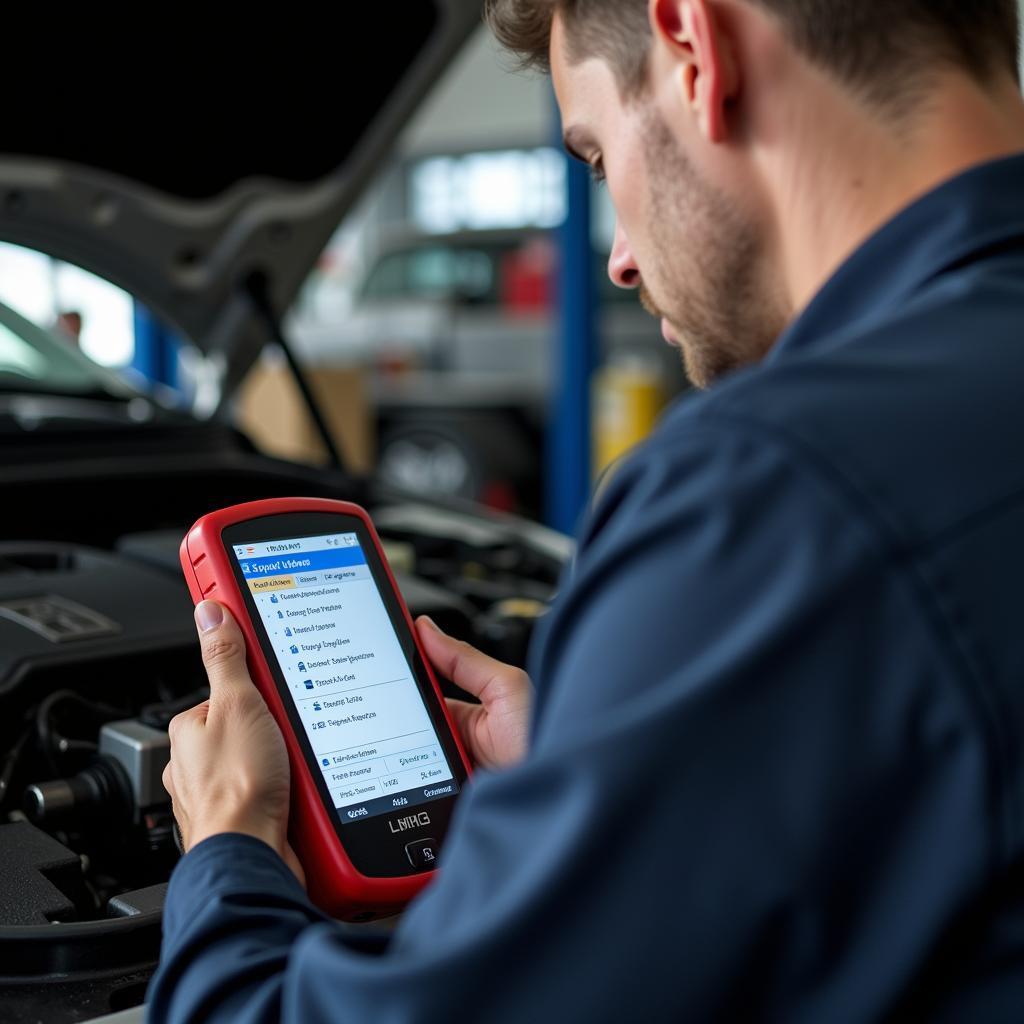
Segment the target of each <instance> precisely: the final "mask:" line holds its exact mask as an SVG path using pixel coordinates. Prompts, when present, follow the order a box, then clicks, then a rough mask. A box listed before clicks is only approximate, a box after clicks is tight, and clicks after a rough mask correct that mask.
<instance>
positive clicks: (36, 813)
mask: <svg viewBox="0 0 1024 1024" xmlns="http://www.w3.org/2000/svg"><path fill="white" fill-rule="evenodd" d="M25 813H26V814H27V815H28V816H29V818H31V819H32V821H33V822H34V823H35V824H37V825H42V826H44V827H46V828H61V827H71V826H74V827H80V826H81V825H82V824H83V823H85V822H86V821H88V822H90V823H93V824H98V823H100V822H103V823H109V822H114V821H123V820H125V819H126V818H129V817H131V813H132V794H131V784H130V782H129V780H128V775H127V773H126V772H125V770H124V769H123V768H122V767H121V765H120V764H119V763H118V762H117V761H116V760H114V759H113V758H111V757H97V758H95V759H94V761H93V763H92V764H90V765H89V766H88V767H87V768H83V769H82V771H80V772H79V773H78V774H77V775H73V776H71V777H70V778H67V779H50V780H49V781H48V782H36V783H33V784H32V785H31V786H29V787H28V789H26V790H25Z"/></svg>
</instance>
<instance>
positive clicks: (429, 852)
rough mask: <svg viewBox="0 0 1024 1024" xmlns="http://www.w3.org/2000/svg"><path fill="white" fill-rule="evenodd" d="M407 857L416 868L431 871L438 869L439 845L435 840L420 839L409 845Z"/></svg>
mask: <svg viewBox="0 0 1024 1024" xmlns="http://www.w3.org/2000/svg"><path fill="white" fill-rule="evenodd" d="M405 855H406V857H408V858H409V863H410V864H411V865H412V866H413V867H414V868H420V869H421V870H424V871H429V870H431V869H433V868H435V867H437V843H436V842H435V841H434V840H433V839H419V840H417V841H416V842H415V843H407V844H406V847H405Z"/></svg>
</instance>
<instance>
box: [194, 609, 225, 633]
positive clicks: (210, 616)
mask: <svg viewBox="0 0 1024 1024" xmlns="http://www.w3.org/2000/svg"><path fill="white" fill-rule="evenodd" d="M223 621H224V611H223V609H222V608H221V606H220V605H219V604H217V602H216V601H200V602H199V604H197V605H196V622H197V623H198V624H199V632H200V633H208V632H209V631H210V630H211V629H214V628H215V627H216V626H219V625H220V624H221V623H222V622H223Z"/></svg>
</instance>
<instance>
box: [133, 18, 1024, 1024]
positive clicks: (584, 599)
mask: <svg viewBox="0 0 1024 1024" xmlns="http://www.w3.org/2000/svg"><path fill="white" fill-rule="evenodd" d="M488 18H489V21H490V24H491V26H492V28H493V29H494V31H495V33H496V35H497V36H498V39H499V40H500V41H501V42H502V43H503V44H504V45H505V46H506V47H508V48H509V49H511V50H512V51H514V52H515V53H516V54H518V55H519V56H520V57H521V58H522V60H523V62H524V63H525V64H527V65H532V66H534V67H540V68H542V69H550V72H551V74H552V78H553V82H554V86H555V90H556V94H557V99H558V103H559V107H560V109H561V113H562V117H563V126H564V129H565V136H566V144H567V147H568V148H569V149H570V151H571V152H573V153H574V155H576V156H578V157H579V158H580V159H582V160H584V161H586V162H587V163H588V164H590V165H591V167H592V168H593V169H594V173H595V174H596V175H598V176H600V177H603V178H606V179H607V187H608V189H609V191H610V195H611V198H612V200H613V202H614V205H615V208H616V212H617V215H618V224H617V229H616V236H615V243H614V249H613V252H612V254H611V257H610V262H609V272H610V274H611V277H612V279H613V280H614V281H615V283H616V284H618V285H621V286H623V287H627V288H637V289H639V290H640V293H641V296H642V299H643V301H644V302H645V304H646V305H647V307H648V308H649V309H650V310H651V311H652V312H654V313H655V314H656V315H657V316H660V317H661V318H662V320H663V332H664V334H665V337H666V339H667V340H668V341H669V342H670V343H671V344H673V345H677V346H678V347H679V348H680V350H681V353H682V357H683V359H684V361H685V363H686V366H687V368H688V370H689V372H690V374H691V376H692V378H693V379H694V381H695V382H696V383H697V384H698V385H700V386H701V387H703V388H705V391H704V393H702V394H699V395H696V396H693V397H690V398H687V399H685V400H683V401H682V402H681V403H680V404H678V405H677V406H675V407H674V408H673V409H672V410H671V411H670V412H669V414H668V415H667V416H666V417H665V419H664V421H663V423H662V424H661V426H660V428H659V429H658V431H657V432H656V434H655V435H654V436H653V438H652V439H651V440H650V441H649V442H647V443H646V444H645V445H644V446H642V447H641V449H640V450H638V451H637V452H636V453H635V454H634V455H632V456H631V457H630V458H629V459H628V460H627V461H626V464H625V466H624V467H623V468H622V469H621V470H620V471H619V472H618V474H617V475H616V476H615V478H614V479H613V480H612V482H611V484H610V485H609V487H608V489H607V490H606V491H605V492H604V493H603V495H602V496H601V498H600V499H599V501H598V502H597V504H596V507H595V508H593V509H592V510H591V512H590V513H589V514H588V516H587V518H586V520H585V522H584V524H583V526H582V528H581V532H580V535H579V548H578V556H577V559H576V562H575V564H574V566H573V569H572V572H571V575H570V576H569V577H568V578H567V579H566V581H565V584H564V587H563V588H562V593H561V595H560V597H559V599H558V601H557V604H556V607H555V608H554V610H553V612H552V613H551V614H550V615H549V616H548V617H547V621H546V622H545V623H544V624H543V626H542V627H541V628H540V630H539V632H538V635H537V637H536V638H535V643H534V646H533V649H532V652H531V663H530V676H531V678H532V679H533V681H534V684H535V687H536V698H535V701H534V702H533V706H532V708H529V709H528V705H529V704H530V702H531V699H532V698H531V695H530V688H529V683H528V680H527V679H526V677H525V676H523V675H522V674H521V673H519V672H518V671H517V670H515V669H511V668H509V667H507V666H502V665H500V664H498V663H495V662H492V661H490V660H489V659H487V658H485V657H484V656H483V655H482V654H480V653H478V652H475V651H473V650H472V649H470V648H468V647H467V646H465V645H463V644H460V643H459V642H457V641H455V640H453V639H451V638H448V637H445V636H443V635H441V634H440V633H439V632H437V631H436V630H435V629H434V628H432V627H431V626H430V625H429V624H428V623H425V622H423V621H422V620H421V621H420V622H419V624H418V628H419V630H420V633H421V636H422V638H423V642H424V644H425V645H426V648H427V652H428V655H429V656H430V657H431V659H432V660H433V661H434V663H435V664H436V665H437V667H438V669H439V671H440V672H442V673H443V674H445V675H447V676H450V677H452V678H454V679H455V681H456V682H458V683H459V684H461V685H462V686H464V687H465V688H466V689H467V690H469V691H470V692H471V693H475V694H477V695H479V697H480V698H481V699H482V704H481V705H480V706H479V707H474V708H472V709H470V708H468V707H464V708H462V709H461V711H460V715H461V717H462V719H463V723H462V724H463V726H464V730H465V732H466V733H467V738H468V741H469V746H470V750H471V754H472V755H473V756H474V757H475V758H476V759H477V761H478V762H479V763H480V764H481V765H482V766H483V768H482V770H481V771H480V772H479V773H478V775H477V777H476V778H475V780H474V781H473V783H472V784H471V785H470V786H469V787H468V789H467V791H466V792H465V793H464V795H463V797H462V800H461V804H460V806H459V808H458V810H457V814H456V820H455V822H454V824H453V827H452V830H451V831H450V833H449V835H448V839H447V845H446V847H445V848H444V850H443V851H442V870H441V872H440V873H439V877H438V879H437V880H436V882H435V883H434V884H433V885H432V886H431V887H430V888H429V889H428V890H427V891H426V892H425V893H424V894H423V895H422V896H421V897H420V898H419V899H418V900H416V901H415V902H414V903H413V904H412V906H411V907H410V909H409V910H408V912H407V913H406V914H405V915H404V917H403V918H402V920H401V922H400V924H399V925H398V927H397V928H396V930H395V931H394V934H393V935H392V937H391V938H390V941H389V942H387V943H386V945H384V944H382V946H383V948H373V949H371V948H369V944H368V943H366V944H362V945H360V944H357V943H355V942H353V941H352V940H351V939H350V938H349V937H348V935H347V933H346V932H344V931H343V930H342V929H341V928H340V927H339V926H338V925H336V924H334V923H333V922H331V921H329V920H326V919H325V918H324V916H323V915H322V914H320V913H319V912H318V911H317V910H315V909H314V908H313V907H312V906H311V905H310V904H309V903H308V902H307V900H306V898H305V896H304V892H303V887H302V884H301V871H300V869H299V867H298V865H297V863H296V861H295V858H294V856H293V855H292V854H291V853H290V851H289V850H288V847H287V845H286V838H285V826H286V817H287V793H288V790H287V779H288V767H287V762H286V759H285V755H284V749H283V746H282V742H281V739H280V736H279V734H278V733H277V730H276V728H275V726H274V724H273V722H272V721H271V719H270V718H269V715H268V713H267V712H266V711H265V709H264V707H263V705H262V702H261V701H260V699H259V698H258V696H257V695H256V692H255V690H254V689H253V688H252V685H251V683H250V681H249V680H248V678H247V675H246V670H245V664H244V658H243V651H242V641H241V637H240V633H239V631H238V629H237V627H236V626H235V624H234V623H233V622H232V621H231V620H230V618H225V617H224V616H223V614H222V610H221V609H220V606H218V605H213V604H209V603H206V604H203V605H201V606H200V607H199V609H198V612H197V617H198V622H199V624H200V628H201V643H202V648H203V652H204V656H205V661H206V665H207V668H208V670H209V675H210V683H211V696H210V701H209V703H208V704H207V705H204V706H202V707H201V708H199V709H196V710H193V711H191V712H187V713H186V714H185V715H183V716H181V717H180V718H179V719H177V720H176V721H175V722H174V727H173V729H172V743H173V758H172V761H171V765H170V767H169V769H168V772H167V776H166V780H167V785H168V789H169V790H170V792H171V794H172V796H173V799H174V809H175V813H176V815H177V817H178V819H179V821H180V822H181V824H182V827H183V830H184V837H185V842H186V845H187V847H188V848H189V850H190V852H189V853H188V854H187V855H186V856H185V857H184V858H183V859H182V861H181V863H180V864H179V865H178V867H177V869H176V871H175V873H174V876H173V878H172V881H171V885H170V891H169V893H168V897H167V906H166V917H165V934H164V946H163V957H162V963H161V966H160V969H159V971H158V973H157V975H156V977H155V979H154V981H153V983H152V987H151V989H150V993H149V995H150V1010H149V1012H150V1019H151V1020H153V1021H160V1022H163V1021H175V1022H178V1021H195V1020H203V1021H232V1022H247V1021H257V1020H258V1021H272V1020H283V1021H296V1022H302V1024H316V1022H319V1021H359V1022H371V1021H392V1022H395V1021H403V1022H407V1021H444V1022H449V1021H454V1020H458V1019H460V1018H468V1019H470V1020H481V1021H516V1022H523V1021H533V1020H539V1021H563V1020H572V1021H576V1020H601V1021H605V1020H607V1021H617V1020H622V1019H627V1020H630V1019H631V1020H643V1021H651V1020H688V1021H716V1022H717V1021H752V1020H774V1021H787V1022H794V1021H797V1022H799V1021H807V1022H816V1024H820V1022H828V1024H837V1022H843V1021H874V1020H880V1019H897V1020H915V1021H916V1020H923V1019H928V1020H941V1021H971V1022H991V1021H1014V1022H1019V1021H1020V1020H1021V1019H1024V628H1022V615H1024V599H1022V597H1021V592H1022V587H1021V581H1022V580H1024V451H1022V441H1024V101H1022V98H1021V93H1020V88H1019V81H1018V75H1019V72H1018V53H1017V51H1018V45H1019V44H1018V38H1019V34H1018V29H1019V26H1018V14H1017V10H1016V4H1015V0H972V2H970V3H962V2H956V0H886V2H885V3H868V2H865V0H857V2H852V0H491V2H490V3H489V4H488ZM381 45H386V41H384V40H381ZM527 718H528V724H527ZM524 736H527V737H528V743H527V742H525V741H524ZM527 747H528V749H527Z"/></svg>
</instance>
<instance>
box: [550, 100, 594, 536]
mask: <svg viewBox="0 0 1024 1024" xmlns="http://www.w3.org/2000/svg"><path fill="white" fill-rule="evenodd" d="M556 113H557V108H556ZM556 127H557V131H558V146H559V148H561V145H562V141H561V130H562V129H561V123H560V119H558V118H557V117H556ZM566 189H567V213H566V218H565V222H564V223H563V225H562V227H561V228H560V229H559V232H558V242H559V261H558V268H559V269H558V287H557V291H556V294H557V334H556V339H555V340H556V350H555V358H554V360H553V361H552V363H553V366H554V369H555V381H554V387H553V388H552V393H551V394H552V398H551V410H550V415H549V421H548V422H549V426H548V444H547V467H546V470H547V472H546V487H545V504H546V519H547V522H548V524H549V525H550V526H552V527H554V528H555V529H556V530H561V531H563V532H565V533H571V532H572V531H573V529H574V528H575V526H576V523H577V520H578V519H579V516H580V513H581V512H582V511H583V508H584V506H585V505H586V503H587V500H588V498H589V496H590V488H591V444H590V419H591V411H590V388H591V378H592V377H593V373H594V368H595V366H596V363H597V288H596V283H595V281H594V259H593V256H592V250H591V244H590V207H591V202H590V175H589V173H588V172H587V170H586V168H584V167H583V165H582V164H580V163H578V162H577V161H575V160H570V159H569V158H568V157H566Z"/></svg>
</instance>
